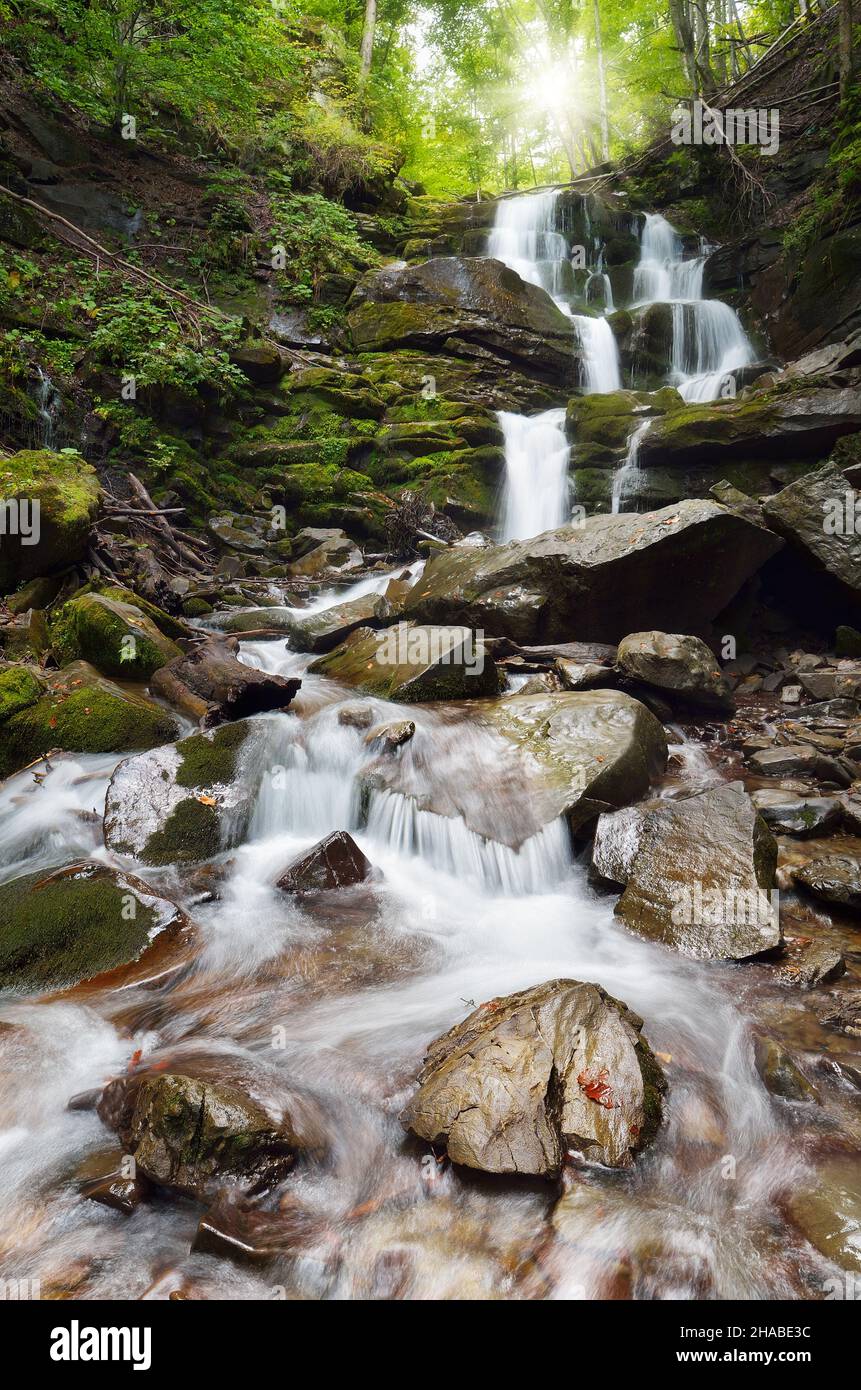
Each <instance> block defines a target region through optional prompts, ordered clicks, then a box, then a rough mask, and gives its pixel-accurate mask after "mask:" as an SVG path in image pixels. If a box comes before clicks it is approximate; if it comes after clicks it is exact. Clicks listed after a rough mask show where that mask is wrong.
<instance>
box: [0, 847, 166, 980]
mask: <svg viewBox="0 0 861 1390" xmlns="http://www.w3.org/2000/svg"><path fill="white" fill-rule="evenodd" d="M182 920H183V918H182V914H181V913H180V912H179V910H178V909H177V908H176V907H175V906H174V905H173V904H172V903H167V902H165V901H164V900H163V899H160V898H158V897H156V896H155V895H154V894H153V892H152V889H150V888H146V887H144V885H143V884H140V883H137V881H136V880H130V879H127V878H126V877H125V876H124V875H122V874H119V873H117V872H116V871H115V870H113V869H109V868H107V867H106V866H105V865H101V864H75V865H72V866H70V867H69V868H65V869H58V870H55V871H54V872H53V873H47V874H46V873H44V872H41V873H35V874H28V875H26V877H24V878H17V879H13V880H12V882H11V883H5V884H2V885H0V921H2V923H3V930H2V932H0V989H8V990H16V991H26V992H28V993H36V992H42V991H44V990H49V989H58V988H61V987H63V986H68V985H73V984H76V983H78V982H79V981H81V980H89V979H92V978H93V977H94V976H97V975H101V974H103V973H104V972H105V971H109V970H115V969H116V968H117V967H118V966H121V965H125V964H126V963H127V962H129V961H133V960H136V959H137V958H138V957H139V956H140V955H141V954H142V953H143V952H144V951H145V950H146V948H147V947H148V946H149V944H150V939H151V935H152V933H154V932H157V931H158V930H159V929H160V928H164V927H167V926H170V925H174V924H178V923H179V922H181V921H182Z"/></svg>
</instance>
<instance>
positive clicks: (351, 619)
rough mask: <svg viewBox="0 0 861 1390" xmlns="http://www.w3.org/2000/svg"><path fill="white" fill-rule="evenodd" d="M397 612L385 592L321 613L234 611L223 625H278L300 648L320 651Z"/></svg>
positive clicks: (235, 628) (235, 627) (233, 627)
mask: <svg viewBox="0 0 861 1390" xmlns="http://www.w3.org/2000/svg"><path fill="white" fill-rule="evenodd" d="M394 614H395V608H394V607H393V605H392V604H391V603H390V602H389V600H388V599H387V598H384V597H383V595H381V594H364V595H362V596H361V597H360V598H355V599H351V600H350V602H349V603H336V604H333V606H332V607H331V608H324V609H323V610H322V612H319V613H308V614H304V615H303V614H302V613H297V612H296V611H295V610H293V609H286V608H266V609H255V610H253V611H252V612H251V613H241V614H240V613H237V614H232V615H230V616H229V617H228V618H227V619H226V620H225V621H224V622H223V623H221V624H219V626H220V627H221V628H222V630H223V631H224V632H242V631H243V630H247V629H248V627H249V626H256V627H275V628H278V629H280V630H281V631H283V632H284V633H285V635H286V636H287V637H288V638H289V640H290V643H291V645H292V646H293V647H295V648H296V649H297V650H298V651H303V652H315V653H320V652H329V651H331V650H332V648H333V647H337V646H338V644H339V643H340V642H343V641H344V640H345V639H346V638H347V637H349V635H350V633H351V632H355V630H356V628H358V627H382V626H383V625H384V624H385V623H386V622H390V621H391V620H392V618H393V616H394Z"/></svg>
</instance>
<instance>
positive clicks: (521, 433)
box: [487, 189, 622, 540]
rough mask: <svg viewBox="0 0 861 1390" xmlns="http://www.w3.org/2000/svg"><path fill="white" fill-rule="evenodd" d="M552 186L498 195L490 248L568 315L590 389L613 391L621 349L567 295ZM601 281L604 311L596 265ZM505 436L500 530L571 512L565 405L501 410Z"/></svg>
mask: <svg viewBox="0 0 861 1390" xmlns="http://www.w3.org/2000/svg"><path fill="white" fill-rule="evenodd" d="M558 197H559V193H558V190H557V189H550V190H548V191H546V192H542V193H528V194H524V195H522V196H519V197H514V198H503V199H502V200H501V201H500V203H499V204H498V206H497V210H496V220H495V223H494V226H493V228H492V230H491V232H490V234H489V238H488V245H487V254H488V255H489V256H492V257H493V258H494V259H496V260H499V261H502V262H503V263H504V264H505V265H507V266H509V267H510V269H512V270H515V271H517V274H518V275H519V276H520V278H521V279H522V280H525V281H527V282H528V283H529V284H530V285H537V286H539V288H541V289H543V290H545V291H546V292H547V294H549V295H550V297H551V299H553V301H554V303H555V304H556V305H557V307H558V308H559V309H561V310H562V312H563V313H564V314H565V315H567V317H568V318H570V319H571V320H572V321H573V323H574V326H575V328H576V330H577V335H578V339H579V343H580V350H581V362H582V385H583V389H584V391H586V392H587V393H597V392H607V391H618V390H619V388H620V387H621V384H622V381H621V376H620V373H619V349H618V346H617V343H616V339H615V336H614V334H613V331H612V329H611V328H610V325H609V323H608V322H607V320H606V318H605V317H603V316H596V317H594V318H593V317H591V316H589V315H588V314H573V313H572V312H571V307H570V304H569V303H568V301H567V299H566V298H565V293H566V277H567V276H568V274H569V267H568V256H569V252H568V243H567V241H566V239H565V237H564V236H563V235H562V234H561V232H558V231H557V230H556V225H557V209H556V204H557V200H558ZM596 277H599V278H600V279H601V280H602V281H603V284H604V287H605V293H604V300H605V311H606V312H610V311H612V309H613V293H612V289H611V288H610V281H609V277H608V276H607V275H606V274H605V273H604V271H603V269H599V270H596V271H595V272H594V273H593V278H596ZM499 421H500V424H501V425H502V430H503V435H504V440H505V486H504V489H503V494H502V504H501V519H500V528H499V529H500V535H501V537H502V539H503V540H515V539H516V540H524V539H527V538H528V537H530V536H535V535H538V534H540V533H541V532H542V531H548V530H551V529H552V528H553V527H556V526H561V525H562V524H563V523H564V522H565V521H566V520H567V517H568V501H569V498H568V480H567V470H568V456H569V450H568V444H567V441H566V439H565V434H564V412H563V411H557V410H551V411H546V412H544V413H543V414H542V415H538V416H531V417H530V416H522V415H521V416H518V415H514V414H512V413H511V412H509V411H500V412H499Z"/></svg>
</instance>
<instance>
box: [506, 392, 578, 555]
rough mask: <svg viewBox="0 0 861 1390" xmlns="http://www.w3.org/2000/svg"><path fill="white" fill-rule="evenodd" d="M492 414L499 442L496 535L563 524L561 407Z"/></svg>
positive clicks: (523, 536) (522, 534)
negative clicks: (501, 480)
mask: <svg viewBox="0 0 861 1390" xmlns="http://www.w3.org/2000/svg"><path fill="white" fill-rule="evenodd" d="M497 415H498V418H499V423H500V425H501V426H502V434H503V438H504V441H505V487H504V491H503V497H502V519H501V523H500V537H501V539H502V540H504V541H512V540H527V539H528V538H529V537H530V536H537V535H540V533H541V532H542V531H552V530H554V529H555V528H556V527H557V526H563V525H564V524H565V522H566V521H567V520H568V515H569V505H568V456H569V452H570V450H569V446H568V440H567V439H566V437H565V411H564V410H561V409H560V410H545V411H544V412H543V413H542V414H541V415H515V414H513V413H512V412H511V411H508V410H500V411H498V412H497Z"/></svg>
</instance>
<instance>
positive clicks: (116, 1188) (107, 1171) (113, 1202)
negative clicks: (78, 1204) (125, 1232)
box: [77, 1149, 151, 1216]
mask: <svg viewBox="0 0 861 1390" xmlns="http://www.w3.org/2000/svg"><path fill="white" fill-rule="evenodd" d="M132 1167H133V1165H130V1164H129V1158H128V1155H127V1154H124V1153H123V1152H122V1150H121V1149H112V1150H110V1152H108V1153H99V1154H95V1155H93V1156H92V1157H91V1158H88V1159H86V1160H85V1161H84V1163H82V1164H81V1166H80V1168H79V1169H78V1172H77V1179H78V1183H79V1184H80V1191H81V1196H82V1197H86V1198H87V1199H88V1201H91V1202H98V1203H99V1205H100V1206H103V1207H110V1208H111V1209H112V1210H113V1211H121V1212H122V1213H123V1215H124V1216H131V1214H132V1212H133V1211H136V1210H137V1208H138V1207H139V1206H140V1205H141V1203H142V1202H145V1201H146V1200H147V1198H148V1196H149V1194H150V1190H151V1189H150V1183H149V1181H148V1180H147V1179H146V1178H145V1177H144V1176H143V1174H142V1173H135V1174H134V1175H130V1172H129V1170H130V1168H132Z"/></svg>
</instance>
